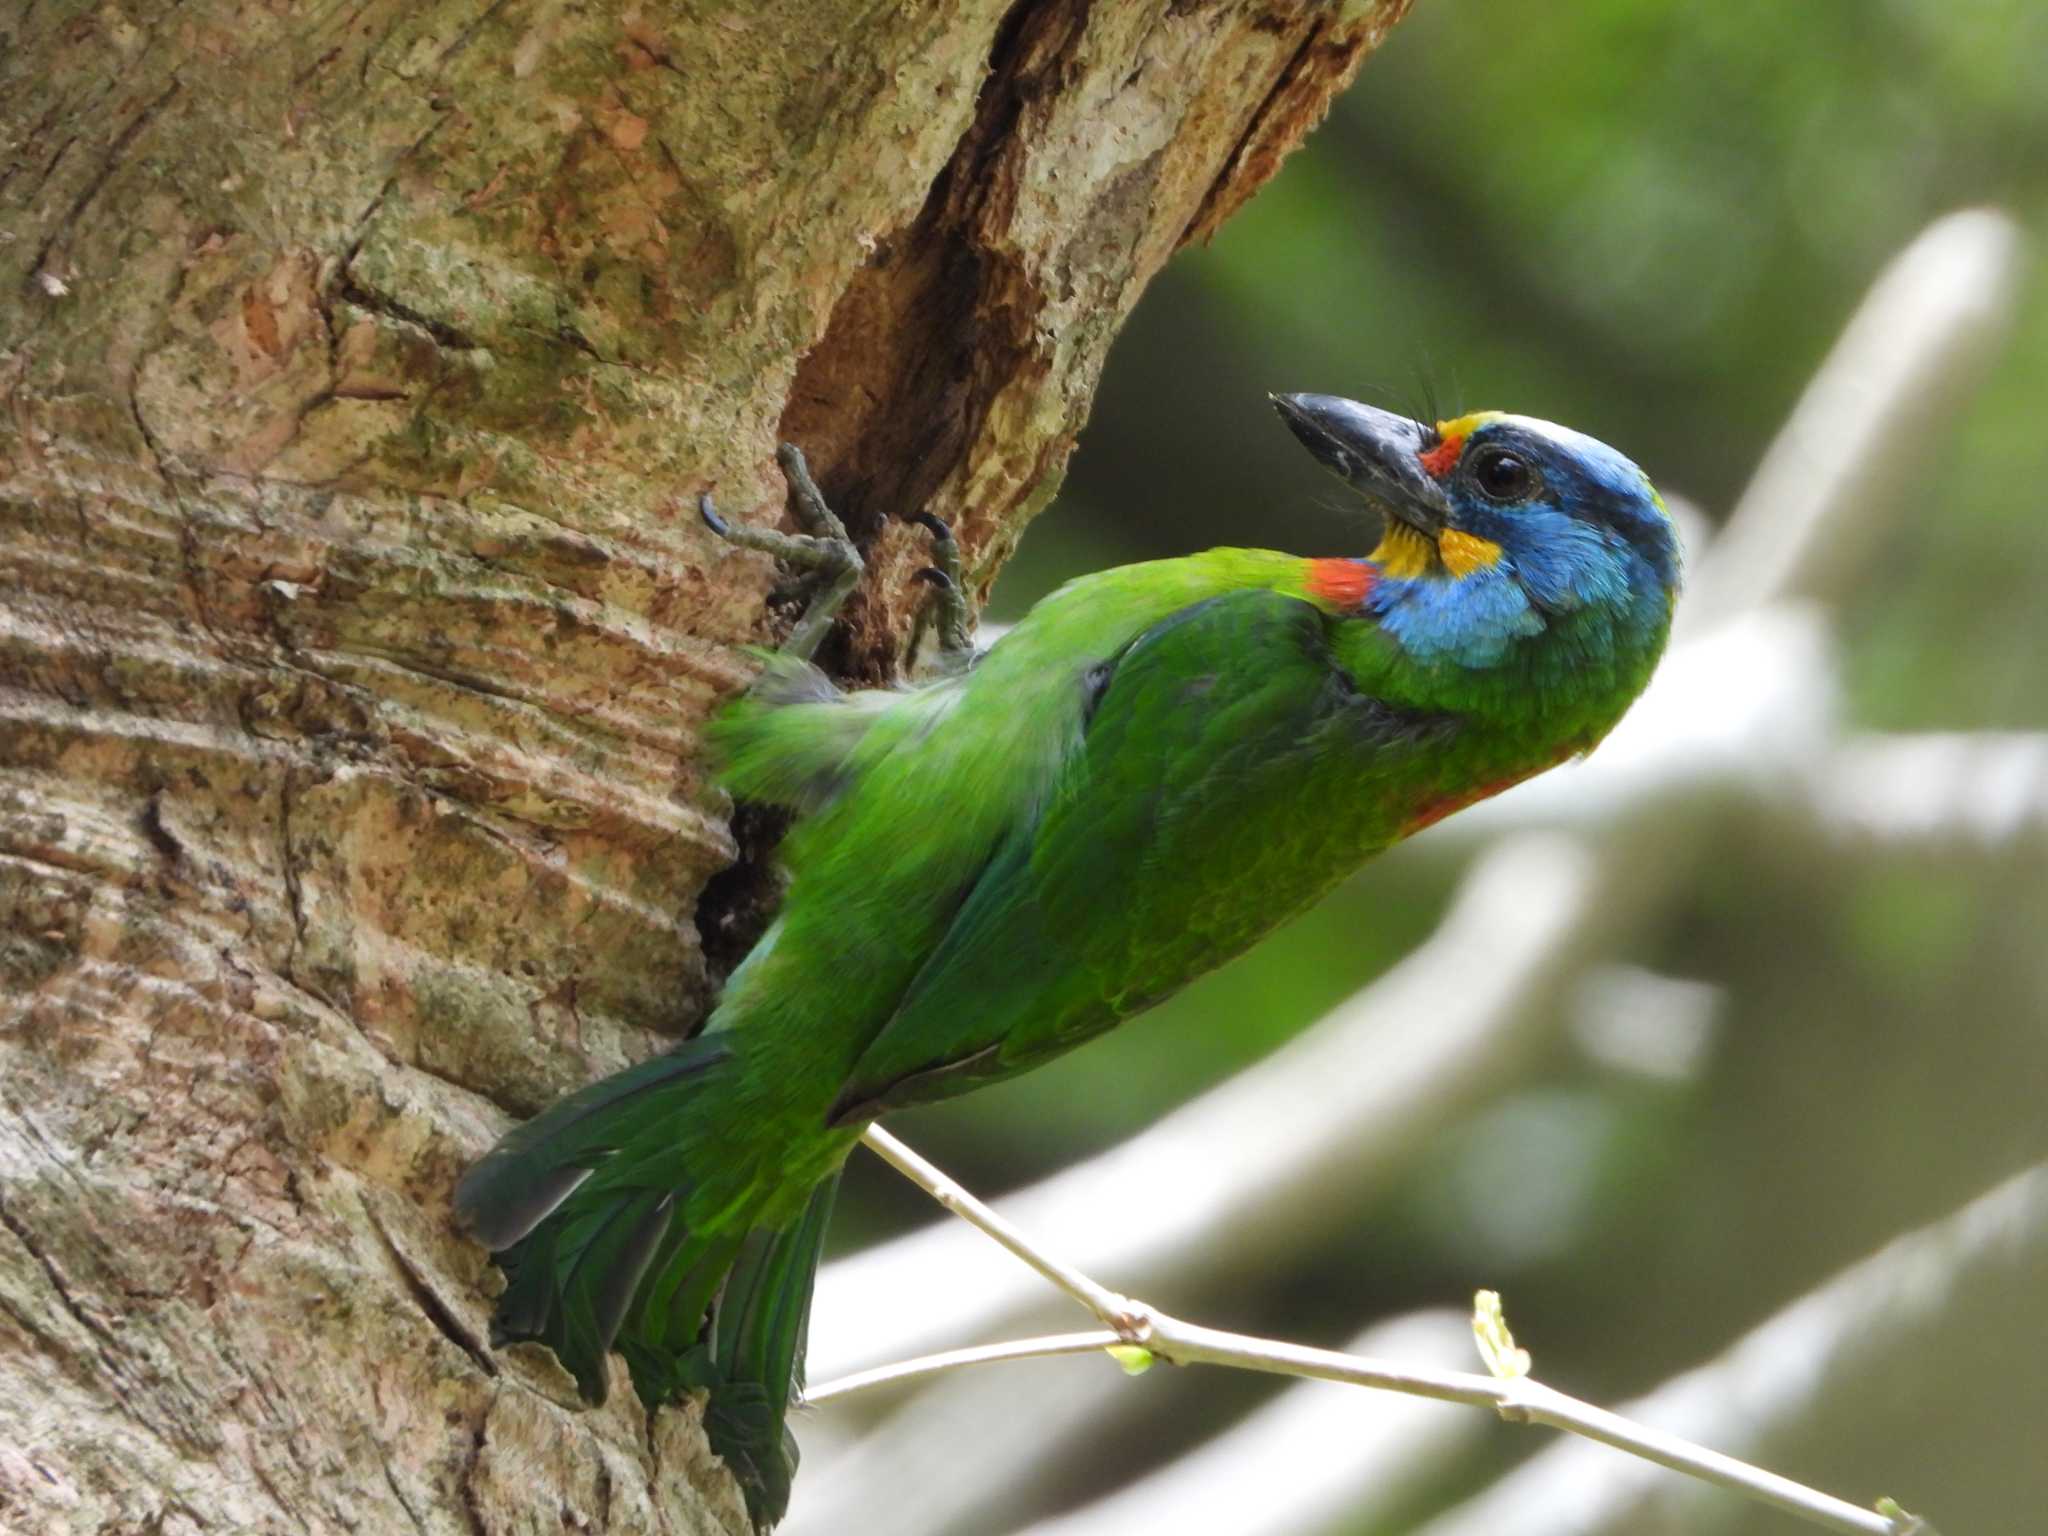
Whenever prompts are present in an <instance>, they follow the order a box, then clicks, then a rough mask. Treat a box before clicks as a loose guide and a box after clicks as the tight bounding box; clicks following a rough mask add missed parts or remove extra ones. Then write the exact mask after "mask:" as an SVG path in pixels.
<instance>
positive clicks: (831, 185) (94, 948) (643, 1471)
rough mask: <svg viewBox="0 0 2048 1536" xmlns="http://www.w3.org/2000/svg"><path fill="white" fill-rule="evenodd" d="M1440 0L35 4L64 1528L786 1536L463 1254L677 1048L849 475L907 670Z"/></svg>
mask: <svg viewBox="0 0 2048 1536" xmlns="http://www.w3.org/2000/svg"><path fill="white" fill-rule="evenodd" d="M1402 8H1403V6H1402V4H1401V3H1400V0H1387V3H1385V4H1378V5H1369V6H1358V5H1352V6H1348V7H1338V6H1332V5H1327V4H1317V3H1311V0H1211V3H1206V4H1197V3H1176V4H1159V3H1153V0H1123V3H1111V0H1097V3H1094V4H1087V3H1083V0H1036V3H1033V0H1024V3H1003V0H927V3H923V4H917V5H904V6H862V5H854V4H848V3H826V0H772V3H769V0H764V3H758V4H745V5H742V4H731V5H727V6H723V7H717V6H694V5H684V4H681V3H673V4H663V3H655V0H649V3H643V4H638V5H628V4H573V3H567V0H429V3H419V0H331V3H320V4H314V5H308V6H301V7H295V8H284V7H276V6H271V5H267V4H258V3H255V0H187V3H184V4H177V3H174V0H116V3H113V4H101V5H85V4H82V3H70V4H52V3H47V0H45V3H40V4H37V3H31V4H28V5H25V6H22V7H17V8H13V9H12V11H11V12H10V14H9V15H8V16H7V17H6V18H4V19H0V1108H4V1113H0V1387H4V1389H5V1390H4V1391H0V1527H4V1528H6V1529H9V1530H14V1529H21V1530H26V1531H45V1530H48V1531H63V1532H73V1531H102V1530H108V1531H111V1530H145V1529H148V1530H160V1531H164V1532H177V1531H199V1530H216V1529H246V1530H272V1529H277V1530H283V1529H298V1530H311V1531H327V1530H341V1529H358V1530H361V1529H369V1530H403V1529H419V1530H422V1531H441V1530H450V1531H490V1532H496V1531H501V1530H503V1531H510V1530H519V1529H534V1530H541V1529H547V1530H556V1529H561V1528H563V1527H564V1526H565V1525H566V1526H567V1527H570V1528H575V1529H583V1530H621V1531H624V1530H632V1531H665V1530H674V1531H711V1530H721V1529H724V1530H736V1529H739V1528H740V1527H742V1526H743V1525H744V1516H743V1514H742V1513H741V1509H740V1506H739V1504H738V1502H737V1500H736V1498H735V1496H734V1494H733V1490H732V1488H731V1486H730V1484H729V1483H728V1482H727V1481H726V1479H725V1478H724V1475H723V1472H722V1470H721V1469H720V1468H719V1467H718V1466H717V1464H716V1462H715V1461H714V1460H713V1459H712V1458H710V1456H709V1454H708V1452H707V1451H706V1450H705V1449H704V1446H703V1441H702V1437H701V1435H700V1434H699V1432H698V1430H697V1426H696V1419H695V1416H694V1410H693V1409H692V1408H691V1407H689V1406H688V1405H684V1406H683V1407H680V1408H678V1409H674V1410H665V1411H663V1412H662V1413H659V1414H657V1415H655V1416H654V1419H653V1422H652V1423H651V1424H650V1423H649V1422H647V1420H646V1418H645V1416H644V1415H643V1414H642V1413H641V1411H640V1410H639V1408H638V1407H637V1405H636V1404H635V1403H634V1401H633V1395H632V1393H631V1392H630V1391H625V1390H619V1391H615V1392H614V1393H613V1394H612V1399H611V1402H610V1404H609V1405H608V1406H607V1407H606V1408H604V1409H603V1410H600V1411H589V1410H584V1409H582V1408H581V1407H580V1405H578V1404H577V1403H576V1401H575V1398H574V1394H573V1392H572V1391H571V1389H570V1387H569V1383H568V1381H567V1378H566V1377H565V1376H564V1375H563V1374H562V1373H561V1371H560V1370H559V1368H557V1367H556V1366H555V1365H554V1364H553V1362H552V1360H551V1359H550V1358H549V1357H547V1356H546V1355H545V1354H544V1353H543V1352H540V1351H537V1350H534V1349H532V1348H531V1347H522V1348H520V1349H515V1350H511V1351H505V1352H493V1351H491V1350H490V1349H489V1347H488V1342H487V1332H488V1311H489V1294H490V1291H491V1289H492V1286H493V1282H492V1280H491V1279H490V1272H489V1270H488V1268H487V1265H486V1263H485V1260H484V1256H483V1255H482V1254H481V1253H480V1252H479V1251H477V1250H476V1249H475V1248H474V1247H473V1246H472V1245H470V1244H468V1243H466V1242H464V1241H463V1240H461V1239H460V1238H459V1237H457V1236H456V1235H455V1234H454V1233H453V1232H452V1231H451V1229H450V1227H449V1224H448V1220H447V1204H446V1202H447V1191H448V1188H449V1185H450V1183H451V1181H452V1179H453V1177H454V1175H455V1174H456V1172H457V1171H458V1170H459V1169H460V1167H461V1166H462V1165H463V1164H464V1162H465V1161H466V1160H468V1159H469V1158H471V1157H473V1156H474V1155H475V1154H476V1153H477V1152H478V1151H480V1150H481V1149H482V1148H483V1147H484V1146H485V1145H487V1144H488V1142H489V1141H490V1140H491V1138H492V1137H493V1136H494V1135H495V1134H497V1133H498V1132H499V1131H500V1130H502V1129H503V1127H504V1126H505V1125H506V1124H507V1123H508V1119H507V1117H508V1115H512V1114H523V1113H526V1112H529V1111H531V1110H533V1109H534V1108H536V1107H537V1106H539V1105H540V1104H541V1103H542V1102H544V1101H545V1100H546V1099H548V1098H549V1097H550V1096H552V1095H553V1094H555V1093H558V1092H560V1091H561V1090H563V1089H565V1088H567V1087H569V1086H571V1085H573V1084H576V1083H578V1082H581V1081H582V1080H584V1079H585V1078H587V1077H589V1076H591V1075H592V1074H594V1073H597V1072H600V1071H603V1070H606V1069H608V1068H611V1067H614V1066H616V1065H618V1064H620V1063H621V1062H623V1061H625V1060H626V1059H628V1058H630V1057H632V1056H635V1055H638V1054H640V1053H643V1052H645V1051H647V1050H649V1049H653V1048H656V1047H658V1046H659V1045H660V1044H661V1043H662V1041H663V1040H664V1039H665V1038H667V1037H671V1036H674V1035H676V1034H678V1033H680V1032H683V1031H685V1030H687V1029H688V1028H689V1027H690V1026H691V1025H692V1024H693V1022H694V1021H695V1020H696V1019H697V1018H698V1016H699V1015H700V1014H701V1011H702V1008H703V1005H704V1002H705V1000H706V998H707V996H708V995H709V991H710V988H711V985H712V979H711V978H710V976H709V975H708V974H707V967H706V963H705V957H704V945H703V943H702V941H701V940H700V937H699V925H700V923H702V924H706V925H709V924H712V923H714V922H719V921H727V920H740V919H739V918H737V917H736V916H735V915H734V914H731V913H719V912H714V911H700V910H697V905H698V897H699V895H700V893H701V892H702V891H703V890H704V887H705V883H706V881H707V880H709V879H710V878H711V877H712V876H713V875H714V874H715V873H717V872H718V871H720V870H721V869H722V868H724V867H725V866H726V865H727V864H728V863H729V862H730V861H731V860H732V859H733V858H734V856H735V846H734V842H733V839H732V836H731V833H730V831H729V829H728V816H729V809H730V808H729V806H728V805H727V804H726V802H725V801H724V799H723V798H722V796H721V795H720V794H719V793H718V792H717V791H716V790H715V788H713V787H712V786H711V785H710V784H709V782H708V781H707V778H706V776H705V770H704V767H703V765H702V763H701V762H700V761H699V759H698V752H697V743H698V734H697V732H698V727H699V724H700V722H701V721H702V719H703V718H704V716H705V714H706V713H707V712H708V711H709V710H710V709H711V708H712V707H713V706H714V705H715V704H716V702H717V701H718V700H719V699H721V698H722V697H724V696H726V695H727V694H729V693H730V692H731V691H733V690H734V689H735V688H737V687H739V686H741V685H742V684H743V683H744V681H745V679H746V677H747V675H748V663H747V661H746V659H745V656H744V654H743V653H742V652H741V651H740V650H739V649H738V647H739V646H740V645H741V644H742V643H743V642H748V641H761V640H764V639H769V638H772V635H773V632H774V624H775V615H776V612H777V610H776V609H775V607H774V606H772V605H769V606H764V603H763V598H764V596H765V595H766V594H767V593H768V592H769V591H770V589H771V587H772V585H773V581H774V577H773V573H772V572H771V571H770V570H769V569H768V568H767V566H766V564H765V562H763V561H762V560H761V559H760V558H759V557H758V556H753V555H749V554H744V553H738V552H734V551H731V550H728V549H726V548H723V547H721V546H719V545H717V544H716V543H715V542H713V541H712V540H710V539H709V538H708V537H706V535H705V534H704V533H703V531H702V530H701V528H700V527H699V526H698V524H697V522H696V520H695V513H694V510H693V503H694V499H695V495H696V493H697V492H698V491H699V490H702V489H705V488H715V489H716V490H717V491H718V493H719V494H720V496H721V498H722V499H723V501H724V502H725V503H726V504H727V505H728V506H729V507H731V508H732V509H733V510H735V511H737V512H739V513H741V514H743V515H750V516H757V517H758V516H770V515H773V509H774V507H775V506H776V505H777V504H778V497H779V485H778V482H777V479H776V477H775V473H774V468H773V461H772V451H773V447H774V444H775V442H776V441H777V439H778V438H780V437H790V438H794V439H796V440H797V441H799V442H801V443H802V444H803V445H804V446H805V447H806V448H807V449H808V450H809V451H810V452H811V455H812V458H813V461H814V463H815V464H816V465H817V466H818V469H819V472H820V475H821V478H822V480H823V482H824V484H825V486H826V487H827V489H828V491H829V492H830V493H831V494H832V495H833V496H834V497H835V498H836V499H837V500H838V501H839V503H840V504H841V505H842V506H843V507H844V509H845V510H846V511H847V512H848V513H849V515H850V516H851V519H852V522H853V526H854V529H855V532H856V534H857V536H858V537H859V538H860V539H861V540H862V541H863V543H864V544H865V545H866V546H867V549H868V553H869V557H870V568H871V571H872V573H873V574H872V577H871V580H870V583H869V586H868V589H867V591H866V593H865V594H864V597H863V599H862V601H861V602H860V603H859V604H858V605H857V606H856V609H855V611H854V613H853V615H852V623H851V625H850V629H849V638H848V640H847V642H846V644H845V646H844V649H843V650H842V651H840V652H838V653H837V656H838V661H839V663H840V665H841V666H842V667H844V668H845V669H847V670H849V671H850V672H853V673H855V674H858V675H866V676H880V675H885V674H886V673H888V672H889V671H890V669H891V668H892V667H893V666H894V665H895V661H896V656H897V652H898V650H899V649H900V646H901V644H902V642H903V638H904V636H905V635H906V633H907V629H908V618H909V614H910V612H911V609H912V608H913V606H914V604H915V601H916V594H917V590H918V589H917V588H916V586H915V583H914V582H913V581H912V579H911V577H912V573H913V571H914V570H915V568H916V567H917V565H919V564H920V563H922V535H921V534H920V533H918V532H917V531H916V530H915V529H913V528H909V527H906V526H905V525H903V524H902V523H901V521H900V519H899V517H898V514H900V513H902V512H905V511H909V510H914V509H917V508H920V507H922V508H927V509H929V510H931V511H934V512H937V513H938V514H940V515H941V516H944V517H947V518H950V519H952V520H953V521H954V522H955V524H956V525H957V526H958V528H959V529H960V533H961V537H962V540H963V543H964V545H965V546H966V549H967V552H968V555H969V559H970V562H971V569H972V571H973V572H974V574H975V577H976V579H977V581H978V583H980V584H982V585H984V586H985V584H986V582H987V581H988V580H989V579H991V578H992V576H993V574H994V571H995V568H996V566H997V565H998V564H999V563H1000V560H1001V558H1002V557H1003V555H1004V554H1005V553H1006V552H1007V551H1008V549H1009V548H1010V547H1011V546H1012V544H1013V543H1014V541H1015V538H1016V536H1017V534H1018V532H1019V531H1020V530H1021V528H1022V526H1023V524H1024V522H1025V521H1026V520H1028V518H1029V516H1030V515H1031V514H1032V513H1033V512H1035V511H1036V510H1037V509H1038V508H1039V507H1040V506H1042V505H1043V504H1044V503H1045V501H1046V500H1047V499H1049V497H1050V496H1051V494H1052V491H1053V489H1054V487H1055V485H1056V484H1057V481H1058V478H1059V474H1060V471H1061V469H1062V467H1063V465H1064V463H1065V460H1066V457H1067V454H1068V452H1069V450H1070V449H1071V447H1072V444H1073V440H1074V436H1075V434H1076V432H1077V431H1078V429H1079V426H1080V423H1081V420H1082V418H1083V416H1084V414H1085V410H1086V406H1087V401H1088V398H1089V395H1090V393H1091V391H1092V390H1093V387H1094V384H1095V381H1096V378H1097V376H1098V374H1099V372H1100V369H1101V366H1102V362H1103V359H1104V356H1105V353H1106V351H1107V348H1108V345H1109V341H1110V338H1111V337H1112V336H1113V335H1114V333H1115V331H1116V329H1117V327H1118V326H1119V325H1120V323H1121V322H1122V320H1123V318H1124V317H1125V316H1126V315H1127V314H1128V313H1129V310H1130V308H1131V306H1132V304H1134V303H1135V302H1136V299H1137V297H1138V295H1139V293H1140V292H1141V291H1142V289H1143V287H1144V285H1145V283H1146V281H1147V280H1148V279H1149V278H1150V277H1151V275H1152V274H1153V273H1154V272H1155V271H1156V270H1157V269H1158V267H1159V265H1160V264H1161V263H1162V262H1163V261H1164V260H1165V259H1166V257H1167V256H1168V255H1169V254H1170V253H1171V252H1172V251H1173V250H1174V249H1175V248H1176V247H1177V246H1178V245H1179V244H1180V243H1182V242H1183V241H1185V240H1187V239H1189V238H1196V237H1200V236H1203V235H1206V234H1207V233H1208V232H1209V231H1210V230H1211V229H1212V228H1213V227H1214V225H1215V224H1216V222H1217V221H1218V220H1220V219H1221V218H1222V217H1224V216H1226V215H1227V214H1228V213H1229V212H1230V211H1231V210H1232V209H1233V208H1235V207H1236V206H1237V205H1238V204H1239V203H1240V202H1241V201H1242V200H1243V199H1244V197H1246V196H1248V195H1249V193H1250V192H1251V191H1252V190H1253V189H1254V188H1255V187H1256V186H1257V185H1258V183H1259V182H1260V181H1262V180H1263V179H1264V178H1265V177H1266V176H1268V175H1270V174H1271V172H1272V170H1273V169H1274V166H1275V165H1276V164H1277V161H1278V158H1279V157H1280V155H1281V154H1283V153H1284V152H1285V151H1286V149H1287V148H1289V147H1291V145H1292V144H1293V143H1294V142H1295V141H1296V140H1297V139H1298V138H1299V137H1300V135H1301V134H1302V133H1303V132H1304V131H1306V129H1307V128H1308V127H1309V126H1310V125H1311V124H1312V123H1313V122H1314V121H1315V120H1316V119H1317V118H1318V117H1319V116H1320V114H1321V112H1322V111H1323V110H1324V108H1325V106H1326V105H1327V102H1328V100H1329V97H1330V95H1331V94H1332V93H1333V92H1334V91H1335V90H1337V89H1338V88H1339V87H1341V85H1342V84H1343V83H1344V82H1345V81H1346V79H1348V77H1349V75H1350V73H1351V71H1352V70H1353V69H1354V68H1355V67H1356V65H1357V63H1358V61H1359V59H1360V58H1361V57H1362V56H1363V54H1364V53H1365V52H1366V51H1367V50H1369V48H1370V47H1371V46H1372V45H1373V44H1375V43H1376V42H1377V41H1378V39H1379V37H1380V36H1381V35H1382V34H1383V32H1384V30H1385V28H1386V27H1387V26H1388V25H1390V24H1391V23H1392V21H1393V20H1394V18H1395V16H1396V15H1397V14H1398V12H1399V11H1400V10H1401V9H1402Z"/></svg>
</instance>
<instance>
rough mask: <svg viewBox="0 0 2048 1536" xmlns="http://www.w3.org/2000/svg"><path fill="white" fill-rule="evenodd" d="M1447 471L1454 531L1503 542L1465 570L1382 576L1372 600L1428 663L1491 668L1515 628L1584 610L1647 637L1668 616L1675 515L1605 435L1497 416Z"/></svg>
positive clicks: (1482, 421)
mask: <svg viewBox="0 0 2048 1536" xmlns="http://www.w3.org/2000/svg"><path fill="white" fill-rule="evenodd" d="M1437 479H1438V483H1439V485H1440V486H1441V489H1442V494H1443V500H1444V503H1445V505H1444V509H1443V512H1444V516H1443V526H1444V529H1446V530H1450V531H1454V532H1456V533H1459V534H1464V535H1468V536H1469V537H1470V538H1471V539H1475V540H1483V541H1485V543H1486V544H1488V545H1493V546H1497V547H1498V549H1499V551H1500V553H1499V555H1498V556H1497V557H1495V558H1493V559H1491V560H1489V561H1486V562H1484V563H1481V564H1479V565H1478V566H1476V568H1473V569H1471V570H1470V571H1469V573H1468V574H1466V575H1463V576H1457V575H1453V574H1450V573H1449V572H1447V571H1444V570H1432V571H1430V572H1427V573H1425V574H1422V575H1418V576H1414V577H1410V578H1406V579H1398V578H1397V579H1388V580H1383V581H1382V582H1380V583H1379V584H1378V585H1376V586H1375V587H1374V589H1373V592H1372V595H1371V598H1370V599H1369V600H1368V607H1369V609H1370V610H1371V611H1372V612H1373V613H1374V615H1375V617H1377V618H1378V619H1379V620H1380V624H1381V626H1382V628H1384V629H1385V630H1386V631H1387V632H1388V633H1389V634H1391V635H1392V636H1393V637H1394V638H1395V639H1396V640H1398V641H1399V642H1400V643H1401V645H1402V647H1403V649H1405V650H1406V651H1408V653H1409V654H1410V655H1412V656H1414V657H1415V658H1416V659H1417V660H1420V661H1433V660H1438V659H1442V660H1448V661H1452V662H1454V663H1457V664H1459V665H1462V666H1468V667H1485V666H1491V665H1494V664H1496V663H1498V662H1499V661H1500V660H1501V658H1502V656H1503V655H1504V654H1505V653H1506V651H1507V649H1508V647H1509V646H1510V645H1511V644H1512V643H1513V642H1514V641H1515V640H1516V639H1518V638H1521V637H1525V636H1531V635H1534V634H1537V633H1540V632H1541V631H1542V630H1543V629H1544V628H1545V627H1547V625H1548V623H1549V622H1550V621H1551V620H1552V619H1554V618H1557V617H1561V616H1563V615H1566V614H1571V613H1578V612H1582V611H1585V610H1597V611H1599V612H1601V614H1602V615H1603V616H1605V617H1607V618H1609V619H1610V620H1611V622H1612V624H1613V625H1614V627H1615V629H1617V630H1619V631H1622V632H1628V631H1635V632H1637V633H1641V634H1645V635H1647V634H1650V633H1653V632H1660V631H1661V629H1662V627H1663V626H1664V624H1665V623H1666V622H1667V621H1668V620H1669V617H1670V613H1671V601H1672V595H1673V592H1674V590H1675V588H1676V586H1677V582H1678V567H1679V556H1678V541H1677V537H1676V535H1675V533H1674V531H1673V529H1672V526H1671V519H1670V517H1669V516H1668V515H1667V514H1666V512H1665V510H1664V504H1663V502H1662V501H1661V500H1659V498H1658V496H1657V493H1656V491H1655V490H1654V489H1653V488H1652V487H1651V485H1650V482H1649V479H1648V478H1647V477H1646V476H1645V475H1644V474H1643V472H1642V471H1641V470H1640V469H1638V468H1637V467H1636V466H1635V465H1634V464H1633V463H1631V462H1630V461H1629V460H1628V459H1626V458H1624V457H1622V455H1620V454H1619V453H1616V452H1615V451H1614V450H1613V449H1612V448H1610V447H1608V446H1607V445H1606V444H1605V443H1602V442H1598V441H1596V440H1594V439H1593V438H1590V437H1587V436H1585V435H1584V434H1583V433H1579V432H1574V431H1572V430H1570V429H1569V428H1566V427H1559V426H1554V425H1552V424H1551V423H1549V422H1543V421H1535V420H1531V419H1530V418H1528V417H1522V416H1503V415H1490V416H1486V417H1483V418H1478V419H1477V420H1476V422H1475V424H1474V425H1473V426H1472V428H1471V430H1470V431H1469V432H1468V433H1466V434H1465V437H1464V440H1463V443H1462V451H1461V452H1459V453H1458V454H1457V458H1456V462H1455V463H1454V464H1447V465H1445V466H1444V467H1443V471H1442V473H1440V474H1439V475H1438V476H1437Z"/></svg>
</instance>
